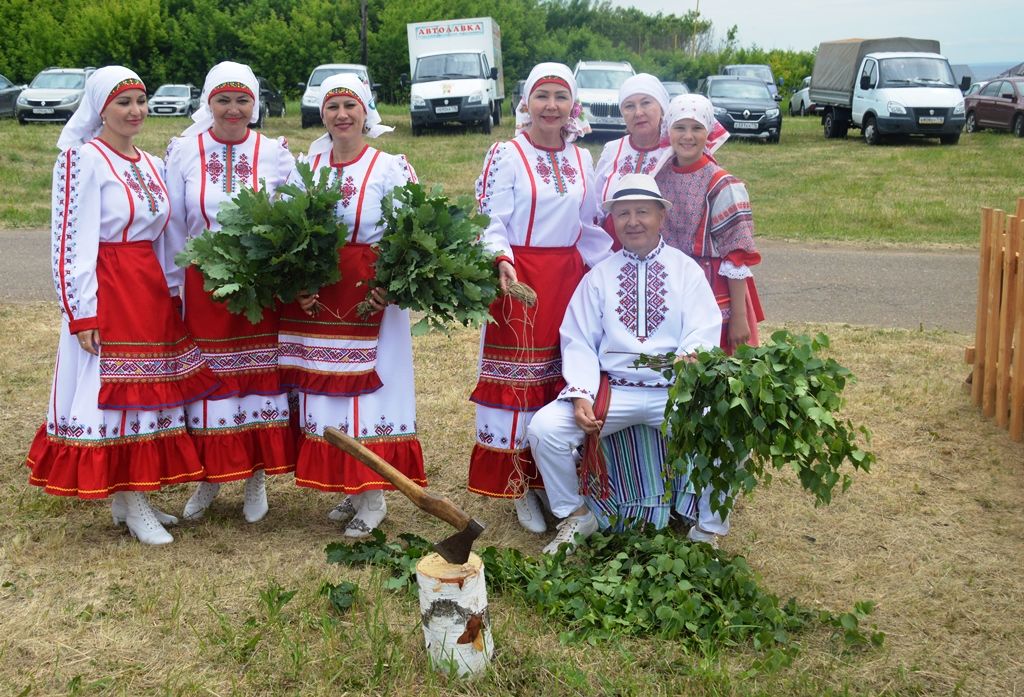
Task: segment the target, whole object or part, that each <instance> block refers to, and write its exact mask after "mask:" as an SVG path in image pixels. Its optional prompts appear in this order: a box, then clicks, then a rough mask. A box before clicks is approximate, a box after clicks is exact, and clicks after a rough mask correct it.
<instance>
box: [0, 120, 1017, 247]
mask: <svg viewBox="0 0 1024 697" xmlns="http://www.w3.org/2000/svg"><path fill="white" fill-rule="evenodd" d="M381 110H382V113H383V117H384V122H385V123H388V124H390V125H393V126H395V127H396V131H395V132H394V133H391V134H388V135H385V136H383V137H381V138H379V139H377V141H375V143H374V145H376V146H379V147H381V148H382V149H385V150H387V151H389V152H402V153H405V154H406V155H407V156H408V157H409V161H410V162H411V163H412V165H413V167H414V168H415V169H416V171H417V173H418V174H419V176H420V179H421V180H422V181H423V182H424V183H426V184H441V185H443V186H444V188H445V191H446V192H447V193H449V194H456V195H457V194H472V193H473V184H474V182H475V180H476V177H477V176H478V175H479V173H480V168H481V165H482V162H483V155H484V152H485V151H486V150H487V147H488V146H489V145H490V144H491V143H492V142H493V141H494V140H495V139H497V138H501V139H507V138H509V137H510V136H511V134H512V127H511V119H510V118H509V117H508V116H507V114H506V115H504V116H503V121H502V123H501V125H500V126H499V127H497V128H496V129H495V132H494V133H493V134H492V135H485V134H483V133H480V132H479V130H476V129H472V130H466V129H452V130H447V131H443V132H432V133H428V134H427V135H425V136H422V137H419V138H413V137H412V134H411V132H410V130H409V120H408V115H407V112H406V110H405V108H404V107H403V106H392V105H384V106H382V109H381ZM188 123H189V122H188V121H187V120H186V119H184V118H151V119H149V120H148V121H147V122H146V127H145V130H144V131H143V133H142V135H141V136H140V137H139V144H140V146H141V147H143V148H145V149H146V150H148V151H150V152H152V153H155V154H160V153H162V152H163V151H164V149H165V148H166V145H167V141H168V140H169V139H170V138H171V137H172V136H174V135H176V134H177V133H179V132H180V131H181V130H182V129H183V128H185V126H187V125H188ZM59 130H60V127H59V126H57V125H32V126H19V125H18V124H17V122H16V121H14V120H13V119H5V120H3V121H0V142H3V143H5V147H4V148H2V149H0V228H44V227H46V226H47V225H48V224H49V208H50V206H49V189H50V171H51V169H52V166H53V160H54V158H55V157H56V153H57V151H56V148H55V146H54V143H56V140H57V135H58V133H59ZM266 132H267V133H268V134H270V135H274V136H278V135H283V136H285V137H286V138H288V141H289V143H290V145H291V149H292V152H293V153H296V154H298V153H300V152H302V151H304V150H305V149H306V148H307V147H308V146H309V143H310V142H312V141H313V140H314V139H315V138H316V137H318V136H319V135H320V133H321V130H320V129H315V128H311V129H302V128H301V127H300V125H299V109H298V103H297V102H291V103H289V104H288V116H286V117H285V118H283V119H277V118H273V119H269V120H268V122H267V128H266ZM857 135H858V133H857V132H856V131H851V132H850V137H848V138H847V139H846V140H839V141H829V140H825V138H824V137H823V136H822V134H821V127H820V125H819V123H818V119H816V118H814V117H806V118H799V117H797V118H786V119H785V120H784V123H783V133H782V142H781V143H780V144H779V145H767V144H764V143H759V142H742V141H740V140H739V139H733V140H732V141H730V142H729V143H727V144H726V145H725V146H724V147H723V148H722V149H721V150H720V151H719V152H718V159H719V161H720V162H721V164H722V165H723V166H724V167H725V168H726V169H728V170H730V171H731V172H733V173H734V174H735V175H736V176H738V177H740V178H741V179H743V180H744V181H745V182H746V183H747V186H748V188H749V190H750V196H751V200H752V202H753V206H754V217H755V221H756V224H757V233H758V235H760V236H763V237H772V238H781V239H797V240H805V241H815V240H843V241H850V242H857V243H862V244H864V243H866V244H900V245H919V246H930V245H940V246H948V245H954V246H973V245H974V244H976V241H977V237H978V228H979V210H980V208H981V207H983V206H988V207H994V208H1002V209H1004V210H1013V208H1014V207H1015V205H1016V200H1017V198H1018V197H1020V196H1024V184H1022V183H1021V180H1020V163H1021V162H1022V161H1024V139H1019V138H1014V137H1013V136H1012V135H1010V134H1008V133H992V132H984V133H976V134H970V135H964V136H963V137H962V138H961V140H960V144H959V145H956V146H940V145H939V143H938V141H936V140H911V141H906V142H897V143H892V144H887V145H884V146H881V147H868V146H867V145H865V144H864V142H863V140H862V139H860V138H859V137H857ZM587 141H588V142H587V147H589V148H590V149H591V151H592V152H593V153H594V155H595V159H596V157H597V156H598V155H599V154H600V150H601V147H602V143H601V142H600V141H599V140H597V139H590V138H588V139H587Z"/></svg>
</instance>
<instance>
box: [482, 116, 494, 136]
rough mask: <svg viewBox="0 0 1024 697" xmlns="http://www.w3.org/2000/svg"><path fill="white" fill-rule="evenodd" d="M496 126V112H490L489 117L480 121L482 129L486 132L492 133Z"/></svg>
mask: <svg viewBox="0 0 1024 697" xmlns="http://www.w3.org/2000/svg"><path fill="white" fill-rule="evenodd" d="M493 127H494V114H488V115H487V118H486V119H484V120H483V121H481V122H480V130H481V131H483V132H484V133H490V132H491V129H492V128H493Z"/></svg>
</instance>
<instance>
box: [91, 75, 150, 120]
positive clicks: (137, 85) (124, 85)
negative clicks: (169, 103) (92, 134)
mask: <svg viewBox="0 0 1024 697" xmlns="http://www.w3.org/2000/svg"><path fill="white" fill-rule="evenodd" d="M128 90H142V91H143V92H145V91H146V86H145V85H144V84H142V80H140V79H139V78H137V77H126V78H125V79H124V80H121V82H119V83H117V84H116V85H114V89H112V90H110V94H108V95H107V101H105V102H103V108H102V109H100V113H103V109H106V108H107V105H108V104H110V103H111V102H112V101H114V99H115V98H116V97H117V95H119V94H121V93H122V92H127V91H128Z"/></svg>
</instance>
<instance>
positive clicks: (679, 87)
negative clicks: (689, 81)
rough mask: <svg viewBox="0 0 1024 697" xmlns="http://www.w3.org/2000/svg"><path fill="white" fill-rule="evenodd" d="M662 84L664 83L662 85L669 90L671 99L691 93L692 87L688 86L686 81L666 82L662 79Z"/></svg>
mask: <svg viewBox="0 0 1024 697" xmlns="http://www.w3.org/2000/svg"><path fill="white" fill-rule="evenodd" d="M661 85H662V87H664V88H665V91H666V92H668V98H669V99H673V98H674V97H678V96H679V95H681V94H689V93H690V88H689V87H687V86H686V83H685V82H672V81H669V82H665V81H664V80H662V81H661Z"/></svg>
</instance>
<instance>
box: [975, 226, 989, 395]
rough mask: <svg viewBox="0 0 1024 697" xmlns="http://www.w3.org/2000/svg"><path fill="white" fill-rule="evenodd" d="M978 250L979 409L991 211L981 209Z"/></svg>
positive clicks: (976, 363) (986, 305) (977, 387)
mask: <svg viewBox="0 0 1024 697" xmlns="http://www.w3.org/2000/svg"><path fill="white" fill-rule="evenodd" d="M978 246H979V250H978V305H977V308H976V310H975V322H974V370H973V371H972V373H971V401H973V402H974V406H976V407H980V406H981V401H982V395H983V393H984V389H985V370H986V368H987V367H988V366H986V365H985V336H986V335H987V330H986V327H985V320H986V319H987V318H988V315H987V309H988V303H987V302H986V300H987V298H988V271H989V256H991V254H992V209H991V208H982V209H981V239H980V240H979V245H978Z"/></svg>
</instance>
